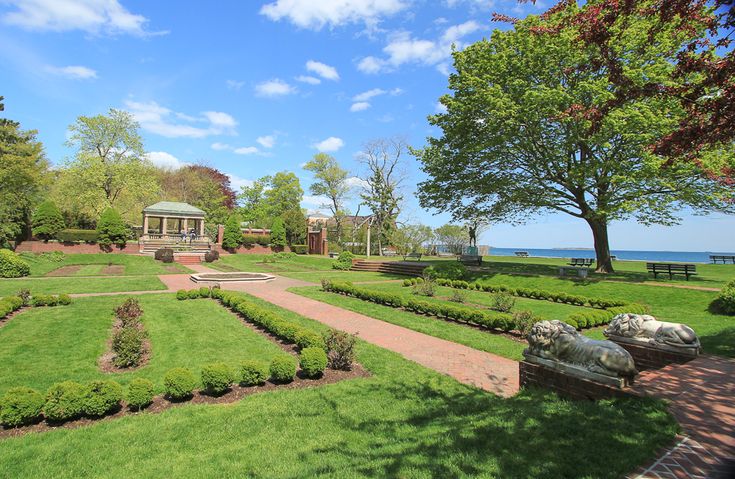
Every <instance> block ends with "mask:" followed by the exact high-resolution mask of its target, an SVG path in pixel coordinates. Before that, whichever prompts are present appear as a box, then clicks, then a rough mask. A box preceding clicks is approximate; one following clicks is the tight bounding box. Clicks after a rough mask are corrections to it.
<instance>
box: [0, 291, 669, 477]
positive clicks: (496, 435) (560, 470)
mask: <svg viewBox="0 0 735 479" xmlns="http://www.w3.org/2000/svg"><path fill="white" fill-rule="evenodd" d="M191 303H192V302H191V301H187V302H185V304H187V305H189V304H191ZM195 303H196V302H195ZM270 307H271V308H273V309H274V311H277V312H282V311H281V310H280V309H279V308H277V307H275V306H272V305H270ZM283 314H286V313H283ZM300 320H301V321H302V322H303V323H304V324H314V323H313V322H311V321H309V320H307V319H305V318H301V319H300ZM319 329H323V327H322V326H319ZM358 358H359V360H360V362H361V363H362V364H364V365H365V366H366V367H367V368H369V369H370V370H371V371H372V372H373V374H374V376H373V377H371V378H369V379H359V380H351V381H344V382H341V383H337V384H333V385H329V386H324V387H319V388H312V389H301V390H280V391H274V392H269V393H263V394H256V395H252V396H247V397H245V398H244V399H243V400H242V401H240V402H239V403H235V404H231V405H222V406H219V405H202V406H184V407H178V408H173V409H170V410H168V411H166V412H164V413H162V414H147V413H142V414H138V415H132V416H127V417H125V418H122V419H120V420H113V421H102V422H99V423H96V424H94V425H92V426H89V427H83V428H79V429H72V430H64V429H59V430H55V431H51V432H48V433H43V434H29V435H26V436H23V437H20V438H12V439H6V440H2V441H0V470H2V471H3V474H4V475H7V477H57V478H75V477H82V476H85V477H133V476H135V477H202V478H207V477H217V478H218V477H316V476H329V477H406V478H409V477H410V478H413V477H498V478H526V477H534V478H554V479H555V478H560V477H589V478H592V477H594V478H617V477H621V476H623V475H625V474H626V473H628V472H630V471H632V470H634V469H635V468H636V467H637V466H639V465H640V464H642V463H644V462H646V461H648V460H649V459H650V458H651V457H652V455H653V454H654V451H656V449H657V448H659V447H661V446H663V445H667V444H669V443H670V441H672V440H673V437H674V434H675V433H676V431H677V426H676V425H675V423H674V421H673V419H672V418H671V416H669V415H668V414H667V413H666V412H665V408H664V406H663V403H661V402H658V401H652V400H642V399H631V400H619V401H601V402H597V403H595V402H568V401H562V400H560V399H559V398H558V397H556V396H555V395H553V394H549V393H542V392H539V391H525V392H522V393H520V394H519V395H517V396H516V397H514V398H511V399H502V398H499V397H497V396H494V395H492V394H490V393H486V392H484V391H480V390H477V389H474V388H471V387H469V386H464V385H462V384H459V383H457V382H456V381H454V380H453V379H451V378H449V377H447V376H443V375H440V374H437V373H434V372H432V371H430V370H427V369H425V368H423V367H421V366H419V365H417V364H415V363H412V362H410V361H407V360H405V359H403V358H401V357H400V356H398V355H397V354H393V353H390V352H388V351H385V350H382V349H380V348H377V347H373V346H370V345H367V344H365V343H362V342H358ZM59 458H63V460H60V459H59Z"/></svg>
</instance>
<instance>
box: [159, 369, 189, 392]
mask: <svg viewBox="0 0 735 479" xmlns="http://www.w3.org/2000/svg"><path fill="white" fill-rule="evenodd" d="M196 386H197V378H196V377H195V376H194V373H192V372H191V371H190V370H189V369H187V368H173V369H169V370H168V372H167V373H166V375H165V376H164V377H163V388H164V391H165V392H166V394H167V395H168V396H169V397H170V398H172V399H185V398H188V397H191V393H192V391H194V388H195V387H196Z"/></svg>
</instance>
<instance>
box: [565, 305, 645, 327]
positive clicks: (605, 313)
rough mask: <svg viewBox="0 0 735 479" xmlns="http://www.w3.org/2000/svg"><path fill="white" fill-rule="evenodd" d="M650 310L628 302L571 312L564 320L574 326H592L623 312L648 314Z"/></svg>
mask: <svg viewBox="0 0 735 479" xmlns="http://www.w3.org/2000/svg"><path fill="white" fill-rule="evenodd" d="M649 312H650V311H649V310H648V308H647V307H646V306H644V305H642V304H636V303H629V304H626V305H625V306H616V307H614V308H607V309H602V310H597V311H580V312H579V313H572V314H570V315H569V316H567V318H566V319H565V320H564V322H565V323H567V324H569V325H571V326H574V327H575V328H578V329H582V328H593V327H595V326H600V325H602V324H607V323H609V322H610V321H611V320H612V319H613V318H614V317H615V316H617V315H618V314H623V313H633V314H648V313H649Z"/></svg>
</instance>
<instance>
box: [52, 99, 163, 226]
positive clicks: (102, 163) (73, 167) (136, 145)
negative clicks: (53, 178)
mask: <svg viewBox="0 0 735 479" xmlns="http://www.w3.org/2000/svg"><path fill="white" fill-rule="evenodd" d="M67 146H69V147H72V148H76V154H75V156H74V158H73V159H72V160H70V161H68V162H67V163H66V165H64V168H63V169H62V170H61V172H60V176H59V179H58V181H57V183H56V185H55V188H54V195H53V196H54V200H55V201H56V203H57V204H58V205H59V206H60V207H61V208H62V209H64V210H71V211H76V212H79V214H83V215H87V216H93V217H98V216H99V215H100V214H101V213H102V211H104V210H105V209H107V208H110V207H114V208H115V209H117V210H119V211H120V212H121V214H122V216H123V218H124V219H125V220H126V221H127V222H136V221H138V222H139V221H140V212H141V210H142V208H143V207H144V206H145V205H146V203H149V202H151V201H153V200H155V199H156V198H157V197H158V189H159V188H158V183H157V181H156V175H155V169H154V167H153V165H152V164H151V163H150V161H148V160H147V159H146V157H145V149H144V147H143V140H142V138H141V137H140V134H139V133H138V123H137V122H136V121H135V120H134V119H133V117H132V115H131V114H130V113H128V112H125V111H121V110H115V109H110V111H109V113H108V114H107V115H96V116H92V117H88V116H80V117H79V118H77V121H76V122H75V123H74V124H72V125H70V126H69V140H68V141H67Z"/></svg>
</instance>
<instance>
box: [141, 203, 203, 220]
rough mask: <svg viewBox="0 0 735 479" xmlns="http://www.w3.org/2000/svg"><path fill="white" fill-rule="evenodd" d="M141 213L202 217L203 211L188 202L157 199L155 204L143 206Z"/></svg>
mask: <svg viewBox="0 0 735 479" xmlns="http://www.w3.org/2000/svg"><path fill="white" fill-rule="evenodd" d="M143 213H147V214H167V215H179V216H189V217H192V216H196V217H204V215H205V213H204V211H202V210H200V209H199V208H197V207H196V206H191V205H190V204H189V203H177V202H175V201H159V202H158V203H156V204H155V205H150V206H147V207H145V208H143Z"/></svg>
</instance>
